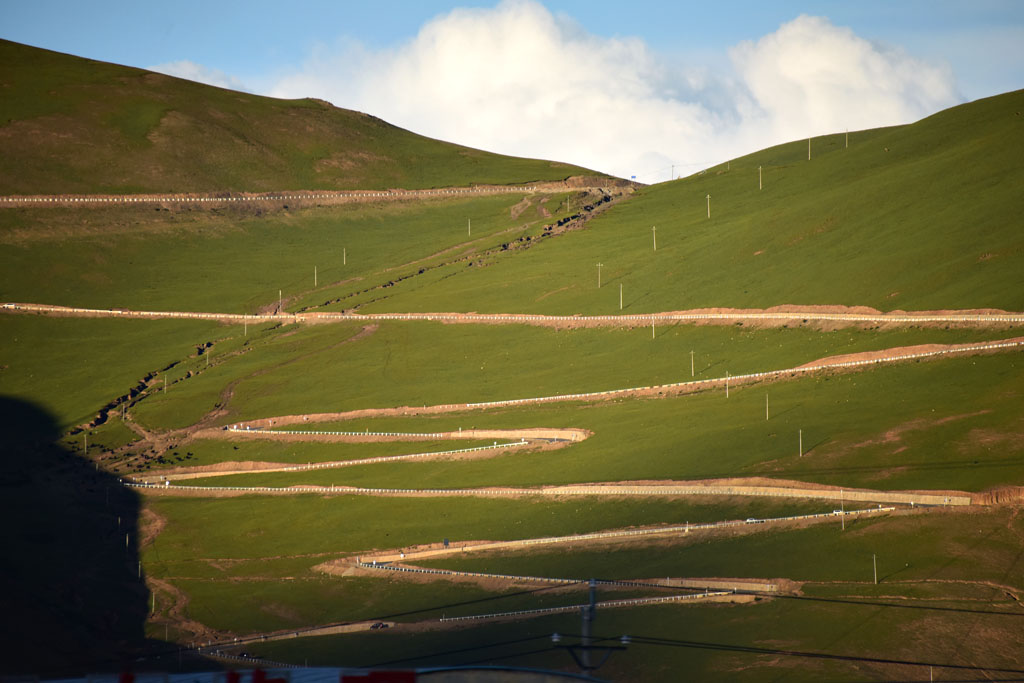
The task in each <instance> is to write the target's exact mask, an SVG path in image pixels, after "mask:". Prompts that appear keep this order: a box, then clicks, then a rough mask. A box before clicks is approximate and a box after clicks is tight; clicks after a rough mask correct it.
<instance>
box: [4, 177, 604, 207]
mask: <svg viewBox="0 0 1024 683" xmlns="http://www.w3.org/2000/svg"><path fill="white" fill-rule="evenodd" d="M606 185H607V184H601V183H590V184H586V185H581V186H579V187H568V186H567V185H565V184H564V183H557V182H552V183H546V182H545V183H533V184H530V185H482V186H479V187H445V188H437V189H426V190H344V191H342V190H317V191H290V192H260V193H251V192H240V193H223V194H222V195H215V194H207V193H197V192H193V193H185V192H183V193H174V194H160V193H148V194H103V195H97V194H56V195H6V196H0V206H28V207H33V206H68V205H71V206H87V205H94V204H125V205H130V204H237V203H258V202H277V201H321V202H325V201H326V202H331V201H334V202H344V203H351V202H372V201H377V200H381V199H429V198H443V197H452V196H460V195H492V194H522V193H524V192H527V193H535V192H556V191H560V190H561V191H565V190H590V189H599V188H603V187H605V186H606Z"/></svg>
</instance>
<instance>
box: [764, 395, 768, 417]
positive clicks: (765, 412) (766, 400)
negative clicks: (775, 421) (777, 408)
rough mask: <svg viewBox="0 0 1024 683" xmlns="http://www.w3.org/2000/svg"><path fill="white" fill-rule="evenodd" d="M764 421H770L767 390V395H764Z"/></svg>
mask: <svg viewBox="0 0 1024 683" xmlns="http://www.w3.org/2000/svg"><path fill="white" fill-rule="evenodd" d="M764 421H765V422H767V421H768V393H767V392H765V395H764Z"/></svg>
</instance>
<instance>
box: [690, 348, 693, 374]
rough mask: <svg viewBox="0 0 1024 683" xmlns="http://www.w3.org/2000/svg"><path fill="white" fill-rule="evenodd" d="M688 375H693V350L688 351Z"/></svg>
mask: <svg viewBox="0 0 1024 683" xmlns="http://www.w3.org/2000/svg"><path fill="white" fill-rule="evenodd" d="M690 377H693V351H690Z"/></svg>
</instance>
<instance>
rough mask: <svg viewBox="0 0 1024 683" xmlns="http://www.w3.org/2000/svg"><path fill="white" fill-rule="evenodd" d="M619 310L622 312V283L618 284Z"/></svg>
mask: <svg viewBox="0 0 1024 683" xmlns="http://www.w3.org/2000/svg"><path fill="white" fill-rule="evenodd" d="M619 310H620V311H621V310H622V283H621V282H620V283H619Z"/></svg>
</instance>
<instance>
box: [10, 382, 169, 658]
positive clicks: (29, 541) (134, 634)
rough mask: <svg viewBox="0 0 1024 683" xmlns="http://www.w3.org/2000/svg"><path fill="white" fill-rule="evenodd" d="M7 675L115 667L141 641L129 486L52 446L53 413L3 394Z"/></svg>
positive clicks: (144, 602) (141, 599)
mask: <svg viewBox="0 0 1024 683" xmlns="http://www.w3.org/2000/svg"><path fill="white" fill-rule="evenodd" d="M0 430H2V431H0V501H2V502H0V543H2V548H3V552H2V555H0V603H2V604H3V611H2V614H3V617H2V623H3V625H2V627H0V652H2V653H3V655H2V660H0V662H2V664H0V667H2V670H3V671H4V673H5V674H15V673H24V674H35V675H42V676H58V675H76V674H78V675H80V674H84V673H88V672H96V671H117V670H119V669H122V668H124V667H127V665H128V664H129V663H130V662H131V661H132V660H134V659H135V658H136V657H137V656H138V655H139V654H141V652H142V649H143V647H144V645H145V637H144V624H145V619H146V614H147V608H148V602H149V592H148V591H147V589H146V586H145V583H144V581H143V579H142V578H141V577H140V576H139V574H140V572H139V565H138V562H139V557H138V528H137V523H138V517H139V501H138V496H137V495H136V494H135V492H133V491H131V490H130V489H128V488H126V487H124V486H123V485H122V484H121V483H120V481H119V480H118V478H117V477H114V476H112V475H110V474H107V473H105V472H103V471H98V470H97V469H96V468H95V466H94V465H93V464H92V463H91V462H89V461H87V460H85V459H84V458H82V457H80V456H78V455H75V454H74V453H71V452H69V451H67V450H65V449H64V448H62V447H61V446H59V445H57V444H56V439H57V437H58V436H59V434H58V428H57V425H56V422H55V421H54V419H53V417H52V416H50V415H49V414H47V413H46V412H45V411H44V410H42V409H40V408H39V407H38V406H34V405H32V404H30V403H26V402H24V401H21V400H18V399H14V398H9V397H2V396H0Z"/></svg>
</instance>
